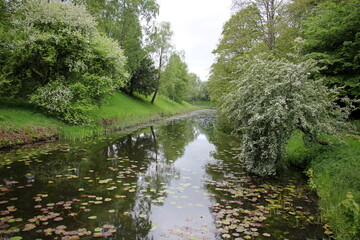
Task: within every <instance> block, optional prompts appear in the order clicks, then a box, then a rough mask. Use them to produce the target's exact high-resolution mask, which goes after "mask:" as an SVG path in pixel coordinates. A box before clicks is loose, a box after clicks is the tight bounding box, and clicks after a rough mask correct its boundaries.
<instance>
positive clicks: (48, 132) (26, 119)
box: [0, 93, 197, 148]
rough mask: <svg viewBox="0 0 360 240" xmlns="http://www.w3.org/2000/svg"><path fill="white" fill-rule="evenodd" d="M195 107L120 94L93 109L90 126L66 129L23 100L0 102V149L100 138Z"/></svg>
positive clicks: (67, 127)
mask: <svg viewBox="0 0 360 240" xmlns="http://www.w3.org/2000/svg"><path fill="white" fill-rule="evenodd" d="M196 108H197V107H195V106H193V105H191V104H189V103H186V102H183V103H181V104H180V103H176V102H174V101H171V100H170V99H168V98H166V97H164V96H161V95H160V96H159V97H158V98H157V99H156V101H155V104H151V103H150V99H149V98H148V99H146V98H143V97H138V98H133V97H130V96H127V95H125V94H122V93H116V94H115V95H113V96H110V97H109V98H108V99H107V100H106V102H105V104H104V105H103V106H101V107H94V108H93V109H92V110H91V111H90V112H89V116H90V117H91V118H92V119H93V124H91V125H87V126H69V125H66V124H65V123H63V122H61V121H59V120H56V119H53V118H51V117H47V116H45V115H43V114H41V113H40V112H38V111H37V109H35V108H34V107H33V106H32V105H31V104H28V103H26V102H24V101H14V100H11V101H10V100H2V101H1V103H0V148H3V147H8V146H11V145H16V144H23V143H29V142H34V141H40V140H47V139H53V138H65V139H79V138H84V137H87V136H93V135H101V134H103V132H104V130H105V129H109V128H114V127H117V128H124V127H127V126H134V125H137V124H140V123H146V122H149V121H153V120H156V119H159V118H162V117H164V116H168V115H172V114H178V113H182V112H186V111H190V110H193V109H196Z"/></svg>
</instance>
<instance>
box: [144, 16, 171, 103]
mask: <svg viewBox="0 0 360 240" xmlns="http://www.w3.org/2000/svg"><path fill="white" fill-rule="evenodd" d="M172 35H173V32H172V30H171V25H170V23H169V22H161V23H160V24H159V25H156V26H155V27H154V28H153V29H152V31H151V33H150V34H149V36H148V38H147V39H146V44H147V46H146V50H147V51H148V52H149V53H150V55H151V56H152V57H153V59H154V61H155V63H156V65H157V71H158V77H157V81H156V84H155V85H156V88H155V91H154V95H153V97H152V99H151V103H154V102H155V99H156V96H157V94H158V91H159V86H160V78H161V72H162V71H163V69H164V66H165V65H166V63H167V61H168V58H169V55H170V54H171V50H172V48H173V46H172V45H171V38H172Z"/></svg>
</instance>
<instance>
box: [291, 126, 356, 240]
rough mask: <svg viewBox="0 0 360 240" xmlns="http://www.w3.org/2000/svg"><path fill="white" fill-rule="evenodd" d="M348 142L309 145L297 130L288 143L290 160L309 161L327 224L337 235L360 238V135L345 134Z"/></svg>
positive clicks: (328, 228)
mask: <svg viewBox="0 0 360 240" xmlns="http://www.w3.org/2000/svg"><path fill="white" fill-rule="evenodd" d="M344 140H345V143H344V144H333V145H327V146H317V147H316V148H313V149H308V148H306V147H305V145H304V142H303V140H302V134H300V133H296V134H294V136H293V137H292V139H291V141H290V143H289V145H288V146H287V152H288V157H287V159H286V160H287V161H289V162H292V163H295V164H297V165H303V164H305V165H306V166H307V170H306V173H307V175H308V176H309V185H310V186H311V187H313V188H314V190H316V192H317V194H318V196H319V197H320V200H319V206H320V209H321V214H322V217H323V221H324V222H325V223H327V225H325V227H326V228H327V230H326V232H327V233H328V234H329V235H333V236H334V237H335V239H347V240H348V239H359V238H360V208H359V204H360V174H359V173H360V138H359V137H357V136H344Z"/></svg>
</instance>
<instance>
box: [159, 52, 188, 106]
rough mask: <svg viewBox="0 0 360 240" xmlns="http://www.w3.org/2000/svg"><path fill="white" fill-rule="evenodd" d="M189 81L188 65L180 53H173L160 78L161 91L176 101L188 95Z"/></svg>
mask: <svg viewBox="0 0 360 240" xmlns="http://www.w3.org/2000/svg"><path fill="white" fill-rule="evenodd" d="M188 82H189V75H188V67H187V65H186V63H185V62H184V61H183V60H182V59H181V57H180V55H178V54H176V53H173V54H172V55H171V57H170V59H169V63H168V64H167V65H166V68H165V70H164V72H163V74H162V76H161V79H160V91H161V92H162V94H164V95H166V96H168V97H169V98H171V99H172V100H174V101H176V102H181V101H183V100H184V98H185V96H186V90H187V86H188Z"/></svg>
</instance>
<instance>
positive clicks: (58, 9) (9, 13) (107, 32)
mask: <svg viewBox="0 0 360 240" xmlns="http://www.w3.org/2000/svg"><path fill="white" fill-rule="evenodd" d="M158 12H159V6H158V4H157V3H156V1H154V0H139V1H134V0H122V1H120V0H115V1H90V0H89V1H87V0H73V1H45V0H28V1H17V0H12V1H6V0H1V1H0V15H1V16H0V20H1V22H0V32H1V34H0V38H1V39H0V53H1V56H0V89H1V90H0V97H2V98H21V99H25V100H29V101H30V102H31V103H33V104H35V106H37V107H39V108H40V109H42V110H44V112H46V113H47V114H50V115H53V116H55V117H58V118H60V119H62V120H63V121H65V122H68V123H71V124H83V123H88V122H89V121H90V119H89V118H88V116H87V111H88V110H89V109H91V108H92V107H93V106H95V105H101V104H102V102H103V101H104V99H106V97H107V96H108V95H111V94H113V93H114V92H115V91H123V92H126V93H128V94H130V95H133V94H135V93H137V94H141V95H145V96H148V95H150V94H154V95H153V101H152V102H153V103H154V101H155V98H156V95H157V93H158V91H159V90H160V92H162V93H163V94H165V95H168V96H171V97H172V98H173V99H174V100H176V101H178V102H181V101H184V100H192V99H193V98H198V97H203V96H202V95H201V94H200V93H202V92H204V91H203V86H202V84H201V83H200V82H199V81H193V80H192V79H193V74H192V73H189V72H188V69H187V66H186V63H185V62H184V61H183V60H182V59H179V60H180V62H176V63H175V64H180V65H181V67H182V70H183V72H181V74H182V76H181V77H179V76H177V75H178V73H171V71H177V68H175V69H174V68H172V67H170V66H168V65H169V64H174V63H172V62H171V61H170V59H171V58H170V56H171V55H172V54H173V52H174V51H175V50H174V49H173V47H172V44H171V36H172V31H171V26H170V24H169V23H160V24H157V23H155V19H156V16H157V14H158ZM142 23H146V24H145V26H143V25H144V24H142ZM165 69H167V70H166V71H165ZM162 72H167V74H162ZM166 76H168V77H166ZM172 77H174V79H172ZM171 84H175V85H181V86H183V88H182V91H183V92H184V91H185V92H191V93H192V94H191V95H186V94H184V93H181V94H180V95H177V96H176V97H175V96H173V93H170V92H168V91H171V89H170V88H169V86H170V85H171ZM200 88H201V89H200ZM194 89H195V90H196V91H195V90H194Z"/></svg>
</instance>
